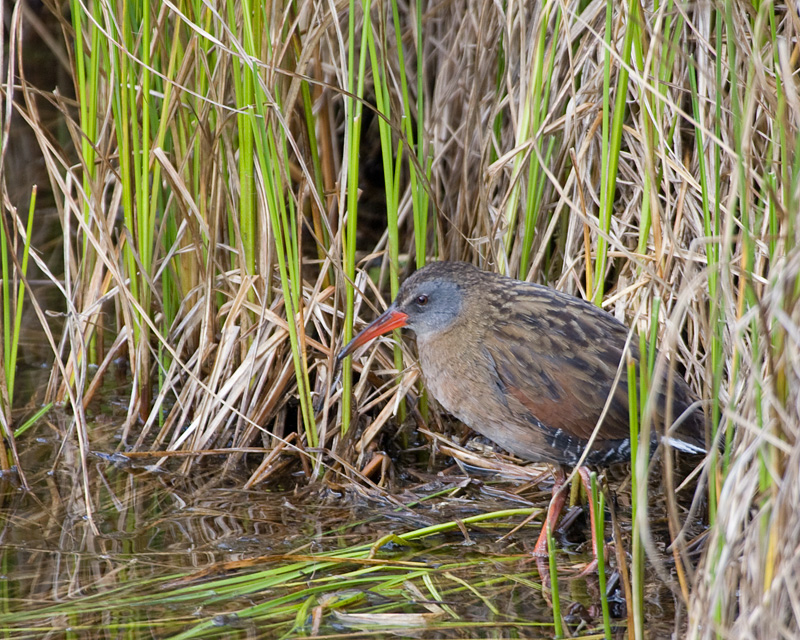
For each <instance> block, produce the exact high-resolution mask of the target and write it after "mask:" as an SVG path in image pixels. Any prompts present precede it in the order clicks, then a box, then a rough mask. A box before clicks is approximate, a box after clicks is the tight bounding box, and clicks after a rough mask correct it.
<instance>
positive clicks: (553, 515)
mask: <svg viewBox="0 0 800 640" xmlns="http://www.w3.org/2000/svg"><path fill="white" fill-rule="evenodd" d="M566 479H567V476H566V474H565V473H564V469H563V468H562V467H556V468H555V469H554V470H553V497H552V498H550V506H548V507H547V517H546V518H545V520H544V522H543V523H542V532H541V533H540V534H539V539H538V540H537V541H536V546H535V547H534V548H533V555H534V556H538V557H542V556H546V555H547V528H548V527H550V531H551V532H553V531H555V530H556V525H557V524H558V519H559V518H560V517H561V512H562V511H563V510H564V505H565V504H566V502H567V492H566V490H565V489H566V488H565V487H564V481H565V480H566Z"/></svg>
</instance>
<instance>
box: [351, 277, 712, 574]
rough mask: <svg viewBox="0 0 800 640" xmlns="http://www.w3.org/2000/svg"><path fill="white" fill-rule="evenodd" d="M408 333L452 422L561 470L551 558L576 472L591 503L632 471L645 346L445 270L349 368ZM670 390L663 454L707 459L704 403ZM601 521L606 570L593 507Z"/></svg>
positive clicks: (597, 319)
mask: <svg viewBox="0 0 800 640" xmlns="http://www.w3.org/2000/svg"><path fill="white" fill-rule="evenodd" d="M401 327H405V328H407V329H410V330H411V331H413V332H414V333H415V335H416V341H417V350H418V354H419V364H420V367H421V369H422V374H423V378H424V380H425V385H426V387H427V389H428V390H429V392H430V393H431V394H432V395H433V397H434V398H435V399H436V400H437V401H438V403H439V404H440V405H441V406H442V407H443V408H444V409H445V410H446V411H448V412H449V413H451V414H452V415H453V416H455V417H456V418H458V419H459V420H460V421H462V422H463V423H464V424H466V425H467V426H469V427H471V428H472V429H473V430H474V431H477V432H478V433H480V434H482V435H483V436H485V437H487V438H488V439H490V440H492V441H494V442H495V443H496V444H498V445H500V446H501V447H502V448H504V449H506V450H507V451H509V452H511V453H513V454H515V455H516V456H518V457H520V458H522V459H524V460H528V461H532V462H544V463H548V464H549V465H551V467H552V468H553V478H554V482H553V489H552V492H553V495H552V498H551V501H550V504H549V507H548V511H547V516H546V520H545V525H546V526H543V527H542V530H541V534H540V536H539V538H538V540H537V543H536V545H535V547H534V555H535V556H540V557H541V556H544V555H547V528H548V527H549V528H550V529H551V530H555V527H556V525H557V523H558V520H559V518H560V515H561V512H562V511H563V508H564V504H565V501H566V499H567V493H568V492H567V491H566V490H565V487H564V483H565V480H566V470H567V469H568V468H570V467H575V466H576V465H578V463H579V462H580V463H581V464H580V466H579V468H578V473H579V474H580V477H581V481H582V482H583V484H584V486H585V487H586V488H587V493H589V495H591V493H590V491H591V490H590V488H589V487H590V485H589V482H590V475H589V470H590V468H603V467H607V466H609V465H612V464H615V463H620V462H626V461H629V460H630V457H631V436H630V426H629V419H630V418H629V408H628V406H629V399H628V366H627V363H628V359H629V358H631V359H632V360H633V361H634V362H635V363H636V364H637V365H638V364H639V361H640V358H641V354H640V352H639V344H638V343H639V340H638V338H637V337H636V336H635V334H634V333H632V332H631V331H629V329H628V328H627V327H626V326H625V325H624V324H623V323H621V322H620V321H619V320H617V319H616V318H615V317H614V316H612V315H611V314H610V313H608V312H606V311H604V310H603V309H601V308H599V307H598V306H596V305H593V304H590V303H589V302H586V301H585V300H582V299H580V298H577V297H575V296H572V295H569V294H567V293H563V292H560V291H557V290H555V289H551V288H549V287H546V286H543V285H539V284H535V283H531V282H526V281H522V280H515V279H512V278H510V277H507V276H504V275H501V274H497V273H493V272H489V271H484V270H481V269H479V268H478V267H476V266H474V265H473V264H470V263H467V262H454V261H439V262H432V263H430V264H428V265H427V266H425V267H423V268H422V269H420V270H418V271H416V272H415V273H414V274H412V275H411V276H410V277H408V278H407V279H406V280H405V281H404V282H403V284H402V285H401V286H400V289H399V291H398V293H397V296H396V298H395V300H394V301H393V302H392V303H391V304H390V305H389V307H388V308H387V309H386V311H384V312H383V313H382V314H380V315H379V316H378V317H377V318H376V319H375V320H374V321H372V322H371V323H370V324H368V325H367V326H366V327H365V328H364V329H363V330H362V331H361V332H360V333H359V334H358V335H356V336H355V337H354V338H353V339H352V340H351V341H350V342H349V343H348V344H347V345H346V346H345V347H344V348H343V349H342V350H341V351H340V352H339V354H338V356H337V361H338V362H341V361H342V360H343V359H344V358H345V357H346V356H348V355H351V354H352V353H353V352H354V351H355V350H356V349H357V348H358V347H360V346H362V345H364V344H366V343H368V342H369V341H371V340H372V339H374V338H376V337H377V336H380V335H382V334H384V333H387V332H389V331H391V330H393V329H397V328H401ZM637 370H638V369H637ZM670 378H671V379H670V380H669V384H670V386H671V388H670V389H669V392H668V390H667V389H666V386H667V385H666V383H667V379H666V378H665V379H663V380H662V381H661V382H662V384H659V385H655V388H656V389H657V391H656V393H657V397H656V398H655V416H654V427H655V428H653V429H651V432H652V434H653V437H652V440H651V447H655V446H656V445H657V443H658V441H664V442H665V443H666V444H668V445H669V446H671V447H673V448H675V449H677V450H678V451H682V452H685V453H689V454H699V455H702V454H704V453H705V443H704V432H705V422H704V415H703V412H702V409H701V408H700V406H699V405H700V403H698V402H696V401H695V398H694V396H693V394H692V391H691V390H690V388H689V385H688V384H687V383H686V381H685V380H683V378H681V377H680V376H677V375H674V376H670ZM601 418H602V421H601ZM667 420H670V421H671V424H665V422H666V421H667ZM598 423H600V426H599V430H598V431H597V434H596V435H595V438H594V440H593V441H592V442H591V443H590V439H591V437H592V434H593V432H594V431H595V427H596V426H597V424H598ZM673 425H679V427H678V428H673V429H670V427H673ZM659 434H660V435H659ZM665 434H666V435H665ZM587 447H588V448H589V450H588V451H586V449H587ZM584 453H585V456H584ZM590 518H591V524H592V548H593V551H594V554H595V560H596V558H597V540H596V537H595V514H594V511H593V508H592V504H591V501H590Z"/></svg>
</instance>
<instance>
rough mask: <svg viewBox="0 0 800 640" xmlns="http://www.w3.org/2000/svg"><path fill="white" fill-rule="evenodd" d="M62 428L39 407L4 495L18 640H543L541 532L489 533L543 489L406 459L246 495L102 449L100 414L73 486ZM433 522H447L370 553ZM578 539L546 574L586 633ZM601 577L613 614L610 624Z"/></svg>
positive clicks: (594, 615)
mask: <svg viewBox="0 0 800 640" xmlns="http://www.w3.org/2000/svg"><path fill="white" fill-rule="evenodd" d="M70 424H71V421H70V419H69V417H68V416H64V415H61V414H54V415H52V416H51V417H50V419H49V420H47V421H43V422H42V423H41V424H39V425H38V426H37V427H36V429H37V431H36V433H35V434H32V436H31V438H30V442H31V443H35V444H32V446H30V447H29V448H28V449H27V450H26V451H25V453H24V457H25V464H26V468H28V469H34V468H38V469H39V471H38V473H35V474H29V482H30V483H31V485H32V487H33V491H32V492H31V493H24V492H22V491H20V490H18V489H16V488H15V487H14V486H12V484H11V483H5V484H3V485H2V491H3V492H2V500H3V513H4V514H6V517H5V521H4V525H3V529H2V534H1V535H2V538H1V540H2V548H1V549H0V553H2V566H3V574H4V576H5V581H4V582H3V589H4V592H5V597H4V601H5V603H6V604H5V609H4V613H2V614H0V627H2V628H6V629H16V630H20V631H21V630H22V629H31V630H36V632H35V633H34V632H33V631H31V634H32V635H29V636H28V637H40V635H39V634H40V633H42V632H44V630H46V629H52V630H57V632H56V635H55V637H65V636H64V632H65V630H66V629H68V628H71V629H72V630H73V631H72V633H71V635H70V637H80V638H94V637H99V634H100V635H102V637H106V636H108V637H118V636H117V635H116V631H112V630H114V629H116V630H118V629H121V628H126V629H129V630H130V633H131V636H132V637H138V636H139V634H142V635H145V636H147V637H150V635H151V634H153V635H155V636H157V637H163V636H169V635H171V634H173V633H178V632H181V631H184V630H187V629H194V630H195V631H196V632H197V633H198V634H199V635H202V636H205V637H212V636H215V635H216V636H217V637H228V636H227V635H226V634H228V633H232V632H233V631H234V630H238V631H241V632H242V633H243V634H244V635H245V636H246V637H278V636H280V635H283V634H287V633H289V637H300V636H303V635H310V634H311V632H312V631H313V630H316V631H317V633H320V634H322V633H323V632H324V633H327V634H338V633H342V634H346V633H352V632H354V630H356V629H361V630H371V631H370V633H369V635H370V637H376V634H377V637H381V634H382V633H383V631H382V629H385V630H386V633H387V634H389V633H390V631H389V630H388V629H387V628H386V627H387V625H388V626H389V627H392V625H394V627H392V628H394V629H395V631H397V629H398V628H402V629H403V630H404V631H403V633H401V635H406V634H412V631H411V628H412V627H413V628H418V627H419V626H420V625H423V626H425V628H426V629H427V631H425V633H424V634H422V635H421V636H420V637H442V638H451V637H488V636H491V637H520V636H522V637H530V633H532V632H533V630H532V629H529V631H528V632H524V629H523V628H527V627H529V626H532V627H535V628H536V629H538V630H537V631H536V635H543V636H545V637H547V636H551V635H552V615H553V614H552V611H551V609H550V607H549V605H548V601H547V599H545V597H544V596H543V594H542V590H541V589H542V587H541V581H540V579H539V575H538V573H537V571H536V569H535V563H532V562H530V557H529V555H528V554H527V551H528V550H529V547H530V546H531V545H532V544H533V541H534V540H535V539H536V535H537V534H538V525H537V524H536V523H535V522H534V523H533V524H531V525H529V526H528V527H524V528H522V529H521V530H520V531H518V532H516V533H514V534H513V535H511V536H509V538H508V539H502V536H503V535H504V534H506V533H508V532H509V531H511V529H512V528H513V527H514V526H515V525H517V524H519V523H520V522H521V521H522V520H523V519H524V517H525V514H527V513H530V512H531V509H530V507H532V506H533V505H537V506H538V507H543V506H544V505H546V503H547V499H548V492H547V487H541V488H539V487H534V486H529V485H524V484H519V483H517V484H512V483H510V482H501V481H498V480H497V479H495V478H484V480H483V481H482V482H481V481H475V480H473V481H469V480H468V479H466V478H465V477H464V476H463V475H461V474H460V472H459V475H458V476H455V475H447V474H442V473H431V472H428V471H427V470H426V471H421V470H419V469H416V468H415V467H414V466H413V463H412V462H410V461H403V462H402V463H401V464H398V467H401V468H402V469H403V470H404V473H405V479H404V480H403V482H402V483H399V484H396V485H395V486H392V487H390V488H389V489H387V491H386V493H382V492H380V491H379V490H375V489H369V488H365V487H363V486H360V485H358V484H355V483H353V482H350V481H346V480H345V479H343V478H342V479H341V483H339V484H336V485H334V484H328V485H325V484H322V483H320V484H318V485H313V486H309V485H307V484H306V481H305V480H304V479H303V478H299V479H296V480H299V482H298V483H297V484H296V485H295V486H289V484H290V483H291V481H292V478H288V479H286V480H285V481H286V482H287V486H284V487H263V488H261V489H260V490H258V491H243V490H241V489H239V488H238V487H239V486H241V485H242V484H243V483H244V481H245V479H246V478H247V477H248V474H247V473H245V472H244V471H245V470H243V473H242V475H241V478H237V477H235V476H226V477H225V478H224V479H221V478H220V474H219V472H218V469H219V468H220V466H221V465H222V463H223V462H224V459H223V458H222V457H208V458H206V459H204V460H203V461H202V462H201V463H200V464H198V465H196V466H195V469H197V470H198V473H197V474H195V475H192V476H191V477H185V476H182V475H180V474H178V473H176V472H175V471H173V470H171V469H170V468H169V467H170V465H169V464H167V465H162V467H155V466H153V464H152V463H154V462H155V461H156V460H155V459H153V460H146V459H138V460H136V461H133V460H131V459H128V458H125V457H123V456H119V455H115V454H113V451H114V450H115V448H116V445H117V444H118V432H119V426H118V425H119V422H118V421H116V420H115V418H114V417H113V416H112V417H110V418H108V419H107V422H106V423H96V424H95V425H94V426H93V428H94V432H93V438H94V440H95V441H96V442H99V443H101V445H100V446H102V447H103V449H104V450H105V451H107V452H109V453H107V454H99V453H95V454H93V455H90V456H89V458H88V459H89V460H90V468H88V469H87V470H86V471H87V475H88V478H89V485H88V487H85V486H84V484H83V481H82V471H81V469H80V459H81V457H80V455H78V451H77V449H76V448H75V447H74V446H72V445H71V444H70V443H72V442H74V440H75V439H74V438H72V437H69V435H68V433H67V430H68V426H69V425H70ZM62 443H64V444H63V446H62ZM179 464H180V461H177V462H176V463H175V464H174V465H173V466H174V468H175V469H177V468H178V466H179ZM398 504H402V505H409V506H400V507H398ZM87 506H88V508H87ZM525 507H527V508H525ZM503 510H506V511H508V513H507V514H504V515H503V516H502V517H493V518H492V519H491V520H486V521H484V522H472V521H470V518H474V517H475V516H480V515H481V514H487V513H490V512H496V511H503ZM622 515H623V516H625V514H622ZM458 521H460V522H461V527H459V526H458V524H457V522H458ZM442 523H453V525H452V526H451V528H450V529H448V530H446V531H442V532H441V533H437V534H435V535H428V536H424V537H420V538H418V539H415V540H413V541H412V540H407V541H404V540H400V539H398V538H393V539H386V540H384V542H383V544H381V545H380V546H378V547H375V548H371V547H370V545H373V544H375V543H376V542H378V541H379V540H381V538H382V537H383V536H386V535H387V534H390V533H394V534H402V533H407V532H411V531H415V530H420V529H422V528H424V527H431V526H435V525H441V524H442ZM465 523H466V524H465ZM585 536H586V531H585V526H574V527H572V529H571V530H570V531H569V532H568V534H567V535H566V537H565V536H561V539H560V541H559V544H560V545H561V547H562V548H563V549H564V551H563V552H562V553H561V554H560V556H559V571H561V575H563V576H564V580H563V581H560V586H561V594H562V596H561V597H562V603H564V605H563V607H564V616H565V619H566V620H567V621H568V622H569V623H570V624H572V625H574V626H573V630H577V631H579V632H587V633H588V631H589V630H591V629H597V626H598V625H599V624H600V620H599V593H598V587H597V581H596V579H595V578H594V577H592V578H587V579H574V578H569V576H570V575H572V574H574V573H575V567H576V566H578V567H579V566H582V563H584V562H586V561H587V560H588V559H589V557H590V555H589V554H590V550H589V549H587V548H586V545H585ZM572 537H574V538H575V541H573V540H572ZM626 543H627V541H626ZM359 545H361V546H360V547H359ZM579 550H580V551H581V552H580V553H579V552H578V551H579ZM584 550H585V551H586V552H584ZM652 580H653V581H652V583H651V585H650V589H649V592H648V594H647V597H648V601H649V606H650V609H651V614H652V616H651V623H652V625H653V627H652V628H653V631H655V630H657V629H658V628H659V626H660V624H661V623H660V622H659V621H663V623H664V628H665V629H667V628H673V624H674V622H673V615H674V599H673V596H672V594H671V592H670V590H669V588H667V587H666V586H665V585H664V584H663V583H662V582H661V581H660V580H659V579H658V578H657V577H656V576H653V578H652ZM612 582H614V584H616V585H617V586H616V587H615V591H614V592H613V593H612V596H611V604H612V612H614V613H616V615H617V616H622V617H624V615H625V611H624V604H623V603H622V601H621V597H620V596H619V587H618V582H616V581H615V580H614V578H613V576H612ZM303 607H306V609H304V608H303ZM615 607H616V609H614V608H615ZM400 614H402V616H401V617H397V616H399V615H400ZM618 622H619V623H620V624H622V623H623V622H624V620H620V621H618ZM456 623H457V624H456ZM298 625H299V626H298ZM542 625H544V626H542ZM293 628H294V631H293V632H291V633H290V630H292V629H293ZM101 632H102V633H101ZM15 633H16V631H15ZM364 633H366V631H364ZM414 634H416V632H414V633H413V634H412V635H414ZM20 637H25V636H24V635H21V636H20Z"/></svg>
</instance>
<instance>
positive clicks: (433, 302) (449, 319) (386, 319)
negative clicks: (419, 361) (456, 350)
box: [337, 262, 481, 360]
mask: <svg viewBox="0 0 800 640" xmlns="http://www.w3.org/2000/svg"><path fill="white" fill-rule="evenodd" d="M480 274H481V271H480V270H478V269H477V268H476V267H474V266H472V265H470V264H467V263H465V262H434V263H433V264H430V265H428V266H427V267H424V268H423V269H420V270H419V271H417V272H416V273H415V274H414V275H412V276H411V277H410V278H408V279H407V280H406V281H405V282H404V283H403V284H402V286H401V287H400V290H399V291H398V292H397V297H396V298H395V300H394V302H392V304H391V305H389V308H388V309H386V311H384V312H383V313H382V314H381V315H380V316H378V317H377V318H375V320H373V321H372V322H371V323H370V324H368V325H367V326H366V327H365V328H364V329H363V330H362V331H361V333H359V334H358V335H357V336H356V337H355V338H353V339H352V340H351V341H350V342H349V343H348V344H347V346H345V348H344V349H342V350H341V351H340V352H339V355H338V356H337V359H338V360H342V359H343V358H345V357H346V356H348V355H350V354H351V353H352V352H353V351H355V350H356V349H357V348H358V347H360V346H361V345H363V344H366V343H367V342H369V341H370V340H372V339H373V338H376V337H378V336H380V335H383V334H384V333H388V332H389V331H391V330H392V329H398V328H400V327H407V328H409V329H411V330H412V331H414V333H416V334H417V337H418V338H423V339H424V338H427V337H429V336H433V335H435V334H437V333H440V332H442V331H446V330H448V329H450V328H451V327H453V325H454V324H455V323H456V321H457V320H458V318H459V316H460V314H461V311H462V308H463V306H464V299H465V285H467V284H468V283H470V281H472V280H475V279H477V278H480Z"/></svg>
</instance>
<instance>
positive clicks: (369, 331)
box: [336, 305, 408, 363]
mask: <svg viewBox="0 0 800 640" xmlns="http://www.w3.org/2000/svg"><path fill="white" fill-rule="evenodd" d="M407 320H408V315H407V314H405V313H403V312H402V311H398V310H397V308H396V307H395V306H394V305H390V306H389V308H388V309H386V311H384V312H383V313H382V314H381V315H379V316H378V317H377V318H375V319H374V320H373V321H372V322H370V323H369V324H368V325H367V326H366V327H364V330H363V331H362V332H361V333H359V334H358V335H357V336H356V337H355V338H353V339H352V340H351V341H350V342H348V343H347V345H346V346H345V348H344V349H342V350H341V351H340V352H339V355H338V356H336V362H337V363H339V362H341V361H342V360H344V359H345V358H346V357H347V356H349V355H350V354H351V353H353V351H355V350H356V349H357V348H358V347H360V346H361V345H362V344H366V343H367V342H369V341H370V340H372V339H373V338H377V337H378V336H381V335H383V334H384V333H388V332H389V331H391V330H392V329H399V328H400V327H403V326H405V324H406V321H407Z"/></svg>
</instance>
